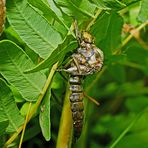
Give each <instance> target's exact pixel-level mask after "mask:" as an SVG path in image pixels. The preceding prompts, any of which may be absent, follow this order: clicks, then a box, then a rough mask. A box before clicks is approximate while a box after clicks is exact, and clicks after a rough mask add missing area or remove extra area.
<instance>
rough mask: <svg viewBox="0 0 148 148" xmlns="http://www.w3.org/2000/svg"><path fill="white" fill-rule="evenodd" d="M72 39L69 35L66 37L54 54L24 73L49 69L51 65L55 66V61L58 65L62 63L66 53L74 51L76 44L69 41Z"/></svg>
mask: <svg viewBox="0 0 148 148" xmlns="http://www.w3.org/2000/svg"><path fill="white" fill-rule="evenodd" d="M72 39H73V37H72V36H71V35H70V36H68V37H67V38H66V39H65V40H64V41H63V43H62V44H60V45H59V46H58V47H57V48H56V49H55V50H54V52H53V53H52V54H51V56H49V57H48V58H47V59H45V60H44V61H43V62H41V63H40V64H38V65H37V66H36V67H35V68H33V69H29V70H27V71H26V72H29V73H30V72H36V71H39V70H42V69H45V68H51V67H52V65H53V64H55V63H56V62H57V61H59V62H60V63H61V62H62V61H63V58H64V56H65V55H66V53H67V52H69V51H72V50H74V49H76V47H77V43H76V41H71V40H72Z"/></svg>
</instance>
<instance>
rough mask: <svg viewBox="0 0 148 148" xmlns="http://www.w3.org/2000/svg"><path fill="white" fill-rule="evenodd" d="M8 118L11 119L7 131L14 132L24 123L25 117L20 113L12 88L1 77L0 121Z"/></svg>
mask: <svg viewBox="0 0 148 148" xmlns="http://www.w3.org/2000/svg"><path fill="white" fill-rule="evenodd" d="M6 120H8V121H9V126H8V128H7V132H14V131H17V130H18V128H19V126H21V125H22V124H23V121H24V118H23V117H22V116H21V115H20V113H19V110H18V108H17V106H16V103H15V102H14V98H13V95H12V93H11V90H10V88H9V87H8V86H7V84H6V83H5V82H4V80H2V79H0V122H1V121H6Z"/></svg>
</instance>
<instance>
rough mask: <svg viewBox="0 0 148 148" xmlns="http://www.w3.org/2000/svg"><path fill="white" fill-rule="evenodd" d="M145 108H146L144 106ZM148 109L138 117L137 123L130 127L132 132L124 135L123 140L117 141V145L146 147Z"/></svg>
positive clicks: (129, 147)
mask: <svg viewBox="0 0 148 148" xmlns="http://www.w3.org/2000/svg"><path fill="white" fill-rule="evenodd" d="M143 109H144V108H143ZM147 119H148V110H147V109H146V110H145V111H144V112H143V114H142V115H141V116H140V117H139V118H138V119H137V121H136V123H135V124H134V125H133V127H132V128H131V129H130V132H129V133H128V134H126V135H125V136H124V137H122V139H121V141H119V143H117V145H116V147H117V148H118V147H120V148H125V147H126V148H131V147H134V148H139V147H140V148H146V147H147V145H148V140H147V137H148V126H147Z"/></svg>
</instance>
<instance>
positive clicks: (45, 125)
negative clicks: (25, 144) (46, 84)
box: [39, 88, 51, 141]
mask: <svg viewBox="0 0 148 148" xmlns="http://www.w3.org/2000/svg"><path fill="white" fill-rule="evenodd" d="M50 97H51V89H50V88H49V89H48V91H47V93H46V95H45V97H44V100H43V102H42V104H41V107H40V113H39V122H40V126H41V130H42V134H43V136H44V138H45V139H46V141H49V140H50V138H51V131H50V128H51V126H50Z"/></svg>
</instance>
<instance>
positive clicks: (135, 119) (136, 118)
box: [109, 109, 145, 148]
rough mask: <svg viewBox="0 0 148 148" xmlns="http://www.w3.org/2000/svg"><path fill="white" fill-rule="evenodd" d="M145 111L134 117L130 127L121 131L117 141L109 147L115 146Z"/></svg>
mask: <svg viewBox="0 0 148 148" xmlns="http://www.w3.org/2000/svg"><path fill="white" fill-rule="evenodd" d="M144 112H145V109H144V110H143V111H142V112H140V113H139V114H137V115H136V117H135V118H134V119H133V121H132V122H131V123H130V124H129V125H128V127H127V128H126V129H125V130H124V131H123V132H122V133H121V135H120V136H119V137H118V138H117V139H116V140H115V142H114V143H113V144H112V145H111V146H110V147H109V148H114V147H115V146H116V145H117V143H118V142H119V141H120V140H121V139H122V138H123V137H124V136H125V134H126V133H127V132H128V131H129V130H130V129H131V128H132V127H133V125H134V124H135V123H136V121H137V120H138V119H139V117H140V116H141V115H142V114H143V113H144Z"/></svg>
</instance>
